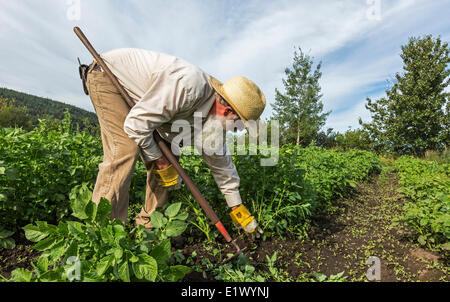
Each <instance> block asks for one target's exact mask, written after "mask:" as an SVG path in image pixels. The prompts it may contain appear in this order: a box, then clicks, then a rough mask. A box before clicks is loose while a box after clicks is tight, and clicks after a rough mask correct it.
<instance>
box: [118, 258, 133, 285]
mask: <svg viewBox="0 0 450 302" xmlns="http://www.w3.org/2000/svg"><path fill="white" fill-rule="evenodd" d="M118 273H119V277H120V279H121V280H122V281H124V282H130V269H129V267H128V261H124V262H123V263H122V264H120V265H119V269H118Z"/></svg>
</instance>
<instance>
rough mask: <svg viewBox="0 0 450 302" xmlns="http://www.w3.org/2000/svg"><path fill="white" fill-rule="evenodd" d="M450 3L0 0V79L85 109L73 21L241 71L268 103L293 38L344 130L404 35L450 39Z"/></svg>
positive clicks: (95, 36) (383, 78)
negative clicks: (316, 67)
mask: <svg viewBox="0 0 450 302" xmlns="http://www.w3.org/2000/svg"><path fill="white" fill-rule="evenodd" d="M78 3H79V4H80V5H79V7H78ZM78 8H79V10H78ZM378 8H379V10H378ZM73 12H75V13H73ZM77 12H79V15H78V14H77ZM371 12H375V13H372V14H370V13H371ZM376 12H379V14H378V13H376ZM449 12H450V0H433V1H429V0H428V1H426V0H389V1H388V0H350V1H338V0H321V1H306V0H303V1H299V0H277V1H262V0H261V1H252V0H249V1H237V0H232V1H211V0H198V1H197V0H184V1H182V0H176V1H175V0H164V1H143V0H129V1H119V0H89V1H88V0H67V1H66V0H40V1H35V0H28V1H27V0H15V1H11V0H0V44H1V47H0V86H1V87H7V88H11V89H16V90H19V91H24V92H27V93H31V94H35V95H38V96H43V97H49V98H52V99H55V100H59V101H62V102H65V103H69V104H73V105H76V106H79V107H81V108H84V109H87V110H90V111H93V107H92V105H91V102H90V99H89V97H87V96H85V95H84V93H83V91H82V88H81V83H80V80H79V77H78V67H77V60H76V58H77V57H80V58H81V59H82V61H84V62H90V61H91V58H90V55H89V53H88V52H87V51H86V50H85V49H84V47H83V46H82V44H81V43H80V42H79V41H78V39H77V37H76V36H75V35H74V34H73V31H72V28H73V27H74V26H80V27H81V28H82V29H83V30H84V32H85V33H86V35H87V36H88V38H89V39H90V40H91V41H92V43H93V45H94V46H95V48H96V49H97V50H98V51H99V52H105V51H108V50H111V49H114V48H122V47H136V48H144V49H151V50H155V51H160V52H165V53H169V54H172V55H176V56H179V57H181V58H184V59H186V60H188V61H190V62H191V63H194V64H196V65H198V66H199V67H200V68H202V69H203V70H205V71H206V72H208V73H209V74H211V75H214V76H215V77H217V78H218V79H220V80H222V81H226V80H227V79H229V78H231V77H234V76H237V75H242V76H246V77H248V78H249V79H251V80H253V81H254V82H256V83H257V84H258V85H259V86H260V87H261V88H262V90H263V92H264V94H265V95H266V98H267V100H268V102H269V103H273V102H274V97H275V88H278V89H280V90H281V91H282V90H283V86H282V81H281V80H282V78H283V76H284V69H285V68H286V67H289V66H290V65H291V63H292V57H293V52H294V47H301V48H302V49H303V51H305V52H306V53H308V54H309V55H311V56H312V57H314V60H315V62H319V61H322V79H321V87H322V93H323V98H322V101H323V103H324V107H325V110H326V111H329V110H331V111H332V113H331V114H330V116H329V118H328V121H327V124H326V127H332V128H334V129H335V130H338V131H341V132H343V131H345V130H347V129H348V127H349V126H351V127H353V128H356V127H358V118H359V117H362V118H363V120H365V121H366V120H369V119H370V115H369V113H368V112H367V110H366V109H365V108H364V104H365V102H366V98H367V97H370V98H373V99H377V98H379V97H381V96H383V95H384V91H385V90H386V88H387V87H388V86H387V85H388V82H387V80H389V79H392V78H393V77H394V75H395V73H396V72H400V71H401V68H402V61H401V58H400V56H399V54H400V52H401V49H400V47H401V45H404V44H406V43H407V42H408V38H409V37H411V36H422V35H426V34H432V35H433V36H435V37H437V36H439V35H440V36H441V37H442V39H443V40H444V41H447V42H448V41H450V21H449V20H450V18H448V15H449ZM78 17H79V18H78ZM271 113H272V110H271V106H270V105H269V106H267V108H266V110H265V112H264V113H263V117H265V118H267V117H269V116H270V115H271Z"/></svg>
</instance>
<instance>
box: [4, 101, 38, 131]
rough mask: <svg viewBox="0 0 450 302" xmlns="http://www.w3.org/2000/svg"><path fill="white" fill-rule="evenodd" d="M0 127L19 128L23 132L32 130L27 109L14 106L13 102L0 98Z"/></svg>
mask: <svg viewBox="0 0 450 302" xmlns="http://www.w3.org/2000/svg"><path fill="white" fill-rule="evenodd" d="M0 127H21V128H23V129H24V130H31V129H32V128H33V125H32V122H31V117H30V116H29V115H28V113H27V107H25V106H19V107H15V106H14V100H8V99H6V98H2V97H0Z"/></svg>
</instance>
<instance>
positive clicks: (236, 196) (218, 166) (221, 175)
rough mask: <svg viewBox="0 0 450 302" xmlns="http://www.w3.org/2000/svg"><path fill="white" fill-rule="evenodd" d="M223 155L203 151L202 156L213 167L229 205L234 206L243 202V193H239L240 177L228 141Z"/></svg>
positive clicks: (215, 176) (224, 146)
mask: <svg viewBox="0 0 450 302" xmlns="http://www.w3.org/2000/svg"><path fill="white" fill-rule="evenodd" d="M223 151H224V152H223V153H221V154H223V155H219V154H217V153H216V154H212V155H208V154H206V153H205V152H201V154H202V158H203V160H204V161H205V163H206V164H207V165H208V166H209V168H210V169H211V173H212V175H213V177H214V180H215V181H216V184H217V186H218V187H219V190H220V191H221V192H222V194H223V195H224V197H225V200H226V202H227V204H228V206H229V207H230V208H231V207H234V206H238V205H240V204H241V203H242V200H241V195H240V193H239V184H240V178H239V175H238V172H237V170H236V166H235V165H234V164H233V161H232V160H231V155H229V154H228V152H227V151H228V149H227V146H226V143H224V144H223Z"/></svg>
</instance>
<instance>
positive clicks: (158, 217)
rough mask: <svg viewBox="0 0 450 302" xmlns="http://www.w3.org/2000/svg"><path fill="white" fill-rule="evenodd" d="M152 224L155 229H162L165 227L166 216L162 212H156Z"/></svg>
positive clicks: (151, 220) (152, 217)
mask: <svg viewBox="0 0 450 302" xmlns="http://www.w3.org/2000/svg"><path fill="white" fill-rule="evenodd" d="M150 223H151V224H152V226H153V227H154V228H155V229H160V228H161V227H162V226H163V225H164V216H163V214H161V213H160V212H157V211H154V212H153V214H152V216H151V218H150Z"/></svg>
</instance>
